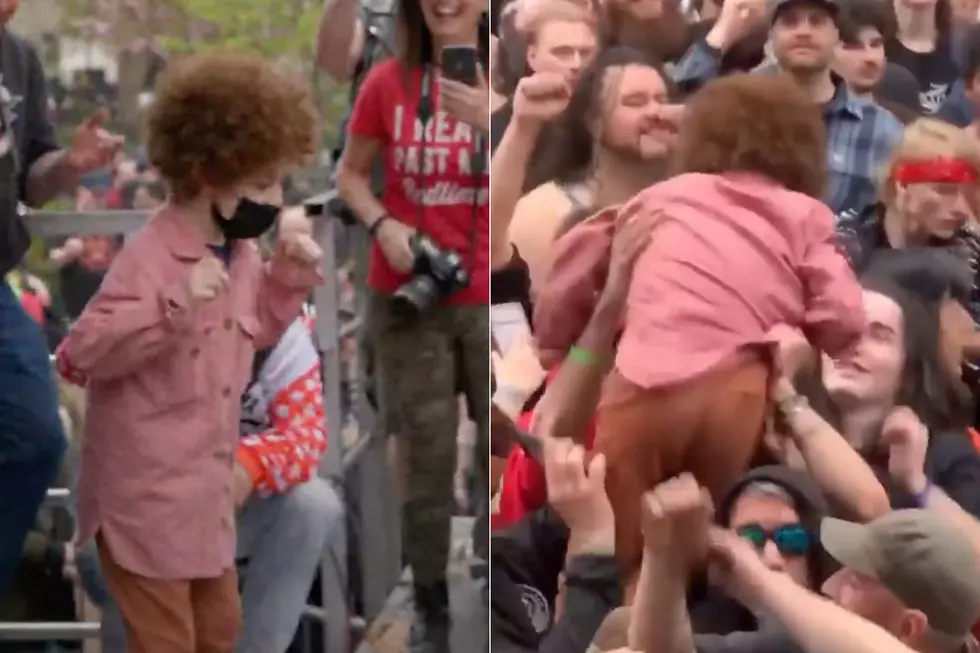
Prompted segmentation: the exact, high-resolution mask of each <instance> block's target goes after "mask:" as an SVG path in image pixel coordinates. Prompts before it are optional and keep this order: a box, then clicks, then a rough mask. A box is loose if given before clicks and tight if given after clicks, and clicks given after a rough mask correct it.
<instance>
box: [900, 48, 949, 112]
mask: <svg viewBox="0 0 980 653" xmlns="http://www.w3.org/2000/svg"><path fill="white" fill-rule="evenodd" d="M886 54H887V56H888V61H889V62H890V63H893V64H898V65H899V66H902V67H903V68H905V69H906V70H908V71H909V72H910V73H912V75H913V76H914V77H915V80H916V81H917V82H918V84H919V105H920V107H921V109H922V114H923V115H927V116H930V115H933V114H934V113H936V112H937V111H939V108H940V107H941V106H942V105H943V102H945V101H946V96H947V95H948V94H949V90H950V88H951V87H952V85H953V83H954V82H955V81H956V80H957V79H958V78H959V75H960V74H959V69H958V67H957V66H956V63H955V62H954V61H953V57H952V53H951V50H950V45H949V44H948V43H945V42H940V43H939V44H937V45H936V48H935V50H933V51H932V52H912V51H911V50H909V49H908V48H906V47H905V46H904V45H902V44H901V43H899V42H897V41H896V42H894V43H892V44H891V45H890V46H889V47H888V49H887V52H886Z"/></svg>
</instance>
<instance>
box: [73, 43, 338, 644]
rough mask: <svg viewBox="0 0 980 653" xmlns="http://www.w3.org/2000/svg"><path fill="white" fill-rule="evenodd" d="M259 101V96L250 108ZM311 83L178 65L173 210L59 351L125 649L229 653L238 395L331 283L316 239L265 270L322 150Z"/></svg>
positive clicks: (160, 166)
mask: <svg viewBox="0 0 980 653" xmlns="http://www.w3.org/2000/svg"><path fill="white" fill-rule="evenodd" d="M245 99H247V101H245ZM315 135H316V113H315V109H314V107H313V104H312V101H311V98H310V95H309V92H308V90H307V87H306V85H305V84H304V83H303V82H302V81H301V80H299V79H293V78H291V77H287V76H284V75H282V74H280V73H278V72H277V71H276V70H275V69H274V68H273V67H272V65H271V64H270V63H268V62H266V61H264V60H262V59H261V58H258V57H255V56H246V55H233V54H211V55H201V56H194V57H190V58H188V59H186V60H184V61H181V62H178V63H176V64H173V65H172V67H171V68H170V70H169V71H168V73H167V75H166V78H165V79H164V80H163V82H162V83H161V85H160V87H159V89H158V90H157V93H156V100H155V101H154V104H153V107H152V108H151V109H150V113H149V116H148V152H149V157H150V160H151V162H152V164H153V166H154V167H155V168H156V169H157V170H158V171H159V173H160V175H161V177H162V178H163V179H164V180H165V181H166V182H167V183H168V185H169V187H170V190H171V196H170V198H169V201H168V202H167V203H166V204H165V205H164V206H163V207H162V208H160V209H159V210H158V211H157V212H156V213H155V214H154V215H153V217H151V218H150V220H149V222H148V223H147V224H146V226H145V227H144V228H143V229H142V230H141V231H140V232H138V233H137V234H135V235H134V236H133V237H132V238H130V239H129V240H127V242H126V244H125V245H124V246H123V248H122V250H121V251H120V252H119V254H118V255H117V257H116V259H115V260H114V261H113V264H112V267H111V268H110V270H109V272H108V274H107V276H106V278H105V280H104V281H103V282H102V287H101V288H100V289H99V291H98V293H97V294H96V295H95V297H94V298H92V300H91V301H90V302H89V304H88V305H87V307H86V308H85V310H84V312H83V313H82V315H81V317H79V319H78V321H77V322H76V323H75V325H74V326H73V327H72V329H71V331H70V333H69V335H68V337H67V339H66V341H65V342H64V344H63V346H62V347H61V349H60V350H59V353H58V363H59V369H60V370H61V371H62V373H63V374H64V375H65V376H67V377H69V378H71V379H73V380H76V381H79V382H87V386H88V406H87V418H86V422H85V438H84V444H83V451H82V472H81V479H80V482H79V486H78V510H79V532H78V536H77V537H78V541H79V542H85V541H86V540H87V539H88V538H90V537H95V538H96V541H97V543H98V546H99V555H100V558H101V562H102V565H103V571H104V574H105V578H106V582H107V584H108V586H109V589H110V591H111V593H112V596H113V597H114V599H115V600H116V602H117V603H118V605H119V608H120V610H121V612H122V615H123V618H124V620H125V624H126V633H127V641H128V647H129V648H128V650H129V651H130V653H156V652H163V651H165V652H166V653H203V652H207V653H231V652H232V651H233V650H234V648H235V641H236V638H237V634H238V630H239V627H240V625H241V616H240V606H239V599H238V583H237V578H236V574H235V567H234V552H235V530H234V524H235V521H234V520H235V514H234V511H235V508H234V503H233V495H234V494H235V489H233V487H232V484H233V476H234V473H233V470H234V463H235V451H236V449H237V447H238V443H239V428H238V427H239V411H240V402H241V394H242V391H243V390H244V387H245V384H246V382H247V381H248V379H249V376H250V374H251V369H252V360H253V357H254V354H255V351H256V349H261V348H265V347H270V346H272V345H273V344H275V343H276V341H277V340H278V339H279V336H280V335H281V334H282V333H283V332H284V331H285V330H286V328H287V327H288V326H289V325H290V324H291V323H292V322H293V321H294V320H295V319H296V318H297V316H298V315H299V314H300V309H301V305H302V303H303V300H304V299H305V298H306V297H308V295H309V292H310V290H311V288H312V287H313V286H314V285H315V284H316V283H317V282H318V281H319V280H320V274H319V272H318V270H317V262H318V261H319V257H320V251H319V249H318V248H317V246H316V244H315V243H314V242H313V241H312V240H311V239H310V237H309V236H308V235H307V234H303V233H301V232H296V231H294V232H291V233H290V234H288V235H284V238H283V240H282V241H280V242H279V244H278V250H277V252H276V254H275V256H274V257H273V259H272V260H271V262H270V263H269V264H268V265H267V266H265V267H264V266H263V264H262V261H261V258H260V255H259V251H258V249H257V247H256V244H255V242H254V241H252V240H251V239H254V238H256V237H258V236H259V235H261V234H262V233H263V232H265V231H266V230H268V229H269V228H270V227H272V226H273V224H274V222H275V219H276V216H277V215H278V213H279V206H280V205H281V202H282V189H281V185H280V180H281V179H282V178H283V175H284V174H285V173H286V172H288V171H289V169H290V168H292V167H294V166H297V165H301V164H302V163H304V162H305V161H306V159H307V157H308V156H309V155H312V154H313V153H314V151H315V143H316V138H315Z"/></svg>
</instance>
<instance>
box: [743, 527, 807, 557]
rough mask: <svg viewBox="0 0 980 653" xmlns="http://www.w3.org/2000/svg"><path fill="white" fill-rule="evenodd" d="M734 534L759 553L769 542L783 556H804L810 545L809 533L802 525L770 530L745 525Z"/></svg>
mask: <svg viewBox="0 0 980 653" xmlns="http://www.w3.org/2000/svg"><path fill="white" fill-rule="evenodd" d="M735 532H736V533H738V536H739V537H742V538H745V539H746V540H748V541H749V542H751V543H752V545H753V546H754V547H755V548H757V549H759V550H760V551H761V550H762V549H763V548H764V547H765V546H766V542H770V541H771V542H772V543H773V544H775V545H776V548H777V549H779V552H780V553H782V554H783V555H785V556H804V555H806V554H807V553H809V552H810V547H811V545H812V540H811V538H810V533H809V531H807V530H806V528H804V527H803V525H802V524H786V525H785V526H778V527H777V528H773V529H771V530H770V529H766V528H763V527H762V526H760V525H759V524H746V525H745V526H742V527H740V528H738V529H737V530H736V531H735Z"/></svg>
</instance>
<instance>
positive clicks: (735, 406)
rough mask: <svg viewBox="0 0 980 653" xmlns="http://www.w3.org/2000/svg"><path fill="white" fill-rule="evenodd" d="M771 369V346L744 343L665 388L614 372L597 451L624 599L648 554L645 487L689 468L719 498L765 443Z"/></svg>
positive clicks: (629, 594) (600, 418)
mask: <svg viewBox="0 0 980 653" xmlns="http://www.w3.org/2000/svg"><path fill="white" fill-rule="evenodd" d="M771 371H772V365H771V358H770V354H769V352H768V351H765V350H759V351H757V350H747V351H743V352H739V353H738V354H737V355H735V356H733V357H732V358H730V359H728V360H726V361H724V362H723V363H722V364H720V365H719V366H718V367H717V368H715V369H713V370H711V371H709V372H707V373H705V374H703V375H701V376H700V377H698V378H695V379H692V380H690V381H687V382H685V383H683V384H681V385H678V386H672V387H667V388H653V389H650V390H647V389H644V388H640V387H638V386H636V385H634V384H632V383H630V382H629V381H627V380H626V379H625V378H623V377H622V376H620V375H619V374H618V373H617V372H615V371H614V372H613V373H612V374H613V375H612V377H611V378H610V379H609V382H608V383H609V385H608V386H607V388H606V389H607V396H609V397H610V400H609V401H608V403H606V404H604V405H603V406H601V407H600V409H599V413H598V423H597V431H596V440H595V448H594V451H595V452H596V453H602V454H604V455H605V456H606V462H607V473H606V491H607V494H608V495H609V500H610V502H611V503H612V507H613V512H614V513H615V515H616V557H617V558H618V559H619V563H620V566H621V568H622V571H623V578H624V581H625V583H626V587H627V599H628V601H627V604H630V603H632V598H633V591H634V588H635V585H636V579H637V576H638V573H639V570H640V564H641V562H642V557H643V535H642V533H641V531H640V515H641V513H640V510H641V499H642V496H643V494H644V493H646V492H648V491H649V490H652V489H653V488H654V487H656V486H657V484H659V483H660V482H662V481H664V480H666V479H668V478H671V477H673V476H676V475H678V474H680V473H682V472H690V473H692V474H694V476H695V477H696V478H697V479H698V482H699V483H700V484H701V485H702V486H704V487H706V488H707V489H708V490H709V491H710V492H711V496H712V497H713V498H714V500H715V501H716V502H717V501H718V500H719V499H720V498H721V497H722V495H723V494H724V493H725V492H726V491H727V489H728V488H729V486H731V485H732V484H733V483H734V482H735V481H736V480H738V478H739V477H740V476H741V475H742V474H743V473H744V472H745V470H746V468H747V467H748V466H749V464H750V463H751V461H752V459H753V457H754V456H755V455H756V453H757V451H758V450H759V448H760V446H761V443H762V435H763V432H764V429H765V423H766V418H767V416H768V412H769V406H768V404H769V382H770V374H771Z"/></svg>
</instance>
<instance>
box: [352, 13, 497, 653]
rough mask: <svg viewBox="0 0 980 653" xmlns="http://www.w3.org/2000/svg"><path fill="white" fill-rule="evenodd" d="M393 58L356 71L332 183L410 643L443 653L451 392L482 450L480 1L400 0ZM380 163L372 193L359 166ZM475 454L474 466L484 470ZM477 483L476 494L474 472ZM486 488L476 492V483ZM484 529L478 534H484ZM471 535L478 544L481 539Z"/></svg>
mask: <svg viewBox="0 0 980 653" xmlns="http://www.w3.org/2000/svg"><path fill="white" fill-rule="evenodd" d="M399 4H400V6H399V7H398V12H397V13H398V20H399V22H400V26H399V27H400V30H399V31H400V33H401V34H402V35H403V38H402V42H401V43H399V45H398V48H397V52H396V56H394V57H392V58H391V59H389V60H387V61H384V62H381V63H379V64H377V65H375V66H374V67H373V68H372V69H371V70H370V72H369V73H368V75H367V77H366V78H365V80H364V82H363V84H362V86H361V89H360V92H359V94H358V97H357V100H356V102H355V104H354V110H353V112H352V114H351V120H350V123H349V126H348V135H347V139H348V140H347V144H346V146H345V148H344V153H343V156H342V158H341V160H340V162H339V164H338V172H337V188H338V190H339V192H340V195H341V198H342V199H343V201H344V202H345V203H346V204H347V205H348V206H349V207H350V208H351V210H352V211H353V212H354V213H355V214H356V215H357V217H358V219H359V220H361V221H362V222H363V223H364V225H365V226H366V227H367V230H368V233H369V234H370V235H371V238H372V241H373V242H372V246H371V253H370V263H369V268H368V286H369V293H370V296H369V298H368V302H367V311H366V322H367V324H366V330H367V333H368V337H369V339H370V346H371V348H372V350H373V354H374V357H375V376H376V382H377V388H378V398H379V408H380V413H381V416H380V417H381V419H382V422H383V425H384V427H385V429H386V432H388V433H395V434H396V435H397V436H398V437H399V438H400V441H399V449H400V453H402V454H403V455H404V459H405V462H406V464H405V466H404V467H405V469H406V473H407V479H406V480H407V493H408V496H407V497H405V499H406V500H405V503H404V505H405V511H404V516H403V524H404V526H403V540H402V541H403V543H404V546H405V554H406V559H407V561H408V564H409V565H411V567H412V578H413V583H414V592H415V601H414V603H415V609H416V618H415V620H414V622H413V625H412V636H411V644H412V647H411V651H413V652H422V653H428V652H430V651H431V652H432V653H442V652H446V653H448V651H449V650H450V649H449V597H448V588H447V584H446V566H447V562H448V558H449V551H450V525H451V518H452V515H453V510H454V497H453V474H454V471H455V462H456V444H455V443H456V433H457V428H458V424H459V415H458V402H457V396H458V394H459V393H460V392H461V391H462V392H464V393H465V394H466V396H467V399H468V402H469V409H470V414H471V415H473V416H475V417H476V419H477V422H478V423H477V426H478V432H479V436H478V442H477V451H478V456H486V450H487V447H488V444H487V442H488V436H487V432H488V424H487V415H488V414H489V403H488V397H489V394H490V392H489V385H488V383H489V381H488V374H487V362H488V361H487V351H489V349H490V343H489V324H488V317H487V314H488V310H487V304H488V302H489V294H490V293H489V274H490V273H489V261H488V251H489V248H488V241H487V239H488V233H489V219H490V215H489V201H488V198H489V176H488V172H487V170H488V167H489V166H488V157H489V155H488V152H487V146H486V142H487V134H486V132H487V129H488V126H489V120H490V117H489V106H488V105H489V87H488V86H487V83H486V79H485V70H486V62H485V61H481V56H480V55H479V54H478V52H479V42H480V34H479V25H480V21H481V13H482V11H483V2H482V1H481V0H401V2H400V3H399ZM379 156H380V157H381V160H382V161H383V162H384V191H383V193H382V194H381V197H380V198H379V197H377V196H376V195H375V193H374V192H373V191H372V188H371V168H372V165H373V164H374V162H375V160H376V158H377V157H379ZM486 467H487V461H486V459H485V458H484V459H483V460H477V461H476V463H475V468H476V469H477V470H478V473H479V474H481V475H483V476H485V475H486ZM478 485H480V486H482V487H483V488H486V479H485V478H481V479H479V482H478ZM484 492H485V489H484ZM485 530H486V529H485V528H484V531H485ZM481 537H482V539H483V540H484V542H482V543H481V542H480V541H479V540H480V539H481V538H480V537H478V538H477V541H476V542H475V543H474V544H475V548H476V549H479V548H480V547H481V546H483V547H484V548H485V546H486V542H485V540H486V533H485V532H484V533H482V534H481Z"/></svg>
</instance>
